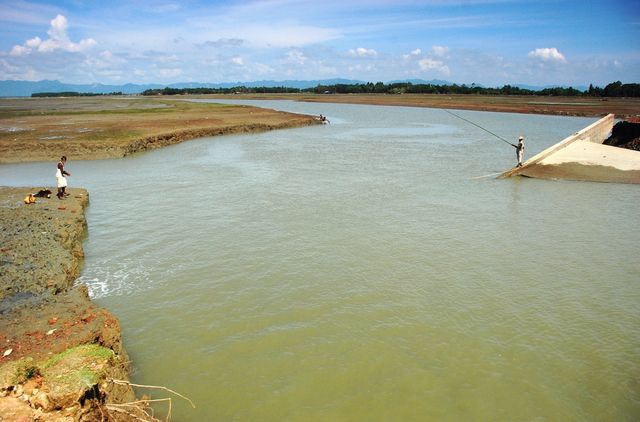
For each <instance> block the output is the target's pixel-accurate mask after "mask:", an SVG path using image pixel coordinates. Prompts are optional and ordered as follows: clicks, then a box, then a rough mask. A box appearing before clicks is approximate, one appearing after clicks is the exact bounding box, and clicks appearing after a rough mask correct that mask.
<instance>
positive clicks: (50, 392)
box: [0, 188, 154, 421]
mask: <svg viewBox="0 0 640 422" xmlns="http://www.w3.org/2000/svg"><path fill="white" fill-rule="evenodd" d="M37 191H38V189H30V188H0V415H1V416H0V420H13V421H33V420H38V421H93V420H134V419H135V418H139V420H140V419H142V420H154V419H152V418H151V417H149V416H148V415H147V414H146V413H144V411H143V409H142V407H140V406H138V407H134V406H127V407H123V408H120V407H118V404H122V403H128V402H132V401H134V400H135V396H134V393H133V390H132V388H131V387H130V386H129V385H126V384H125V385H122V384H116V383H114V382H113V380H127V379H128V367H129V359H128V357H127V354H126V351H125V350H124V348H123V346H122V340H121V332H120V325H119V323H118V321H117V319H116V318H115V317H114V316H113V315H112V314H111V313H109V312H108V311H107V310H105V309H102V308H99V307H97V306H96V305H95V304H94V303H93V302H91V300H90V299H89V295H88V292H87V288H86V286H82V285H81V286H77V287H73V283H74V280H75V279H76V278H77V277H78V275H79V273H80V267H81V264H82V259H83V252H82V240H83V238H84V237H85V235H86V226H87V225H86V220H85V217H84V211H85V208H86V207H87V205H88V204H89V196H88V193H87V191H86V190H84V189H69V193H70V196H69V197H68V198H66V199H65V200H58V199H57V198H56V197H55V195H54V196H53V197H52V198H51V199H47V198H37V200H36V202H35V203H34V204H30V205H26V204H25V203H24V202H23V198H24V197H25V196H26V195H27V194H28V193H30V192H32V193H35V192H37ZM123 409H126V411H123Z"/></svg>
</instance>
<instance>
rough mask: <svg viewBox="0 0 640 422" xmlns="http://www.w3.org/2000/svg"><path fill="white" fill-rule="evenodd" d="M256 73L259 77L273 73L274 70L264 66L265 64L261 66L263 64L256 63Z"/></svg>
mask: <svg viewBox="0 0 640 422" xmlns="http://www.w3.org/2000/svg"><path fill="white" fill-rule="evenodd" d="M256 71H257V72H258V74H260V75H265V74H267V73H273V72H274V70H273V69H272V68H271V67H270V66H269V65H266V64H263V63H258V64H257V65H256Z"/></svg>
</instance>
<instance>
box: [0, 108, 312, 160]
mask: <svg viewBox="0 0 640 422" xmlns="http://www.w3.org/2000/svg"><path fill="white" fill-rule="evenodd" d="M314 123H318V122H317V120H315V119H314V118H313V117H312V116H304V115H299V114H292V113H285V112H279V111H275V110H267V109H261V108H256V107H246V106H233V105H222V104H211V103H194V102H187V101H172V100H168V99H161V98H135V97H74V98H20V99H0V163H15V162H28V161H55V160H57V159H59V158H60V156H62V155H66V156H67V157H69V159H71V160H91V159H105V158H119V157H123V156H125V155H128V154H132V153H135V152H139V151H145V150H149V149H153V148H159V147H162V146H165V145H169V144H174V143H177V142H182V141H185V140H188V139H193V138H197V137H202V136H214V135H220V134H231V133H244V132H258V131H266V130H271V129H282V128H289V127H298V126H305V125H311V124H314Z"/></svg>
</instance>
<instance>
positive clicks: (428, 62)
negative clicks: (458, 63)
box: [418, 57, 450, 75]
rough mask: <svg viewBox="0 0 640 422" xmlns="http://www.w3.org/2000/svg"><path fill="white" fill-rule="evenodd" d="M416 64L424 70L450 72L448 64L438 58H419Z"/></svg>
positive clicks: (446, 73)
mask: <svg viewBox="0 0 640 422" xmlns="http://www.w3.org/2000/svg"><path fill="white" fill-rule="evenodd" d="M418 66H420V69H421V70H424V71H429V70H435V71H438V72H440V73H442V74H445V75H448V74H449V73H450V70H449V66H447V65H446V64H444V63H443V62H441V61H440V60H433V59H430V58H428V57H426V58H424V59H422V60H420V61H419V62H418Z"/></svg>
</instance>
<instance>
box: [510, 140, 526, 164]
mask: <svg viewBox="0 0 640 422" xmlns="http://www.w3.org/2000/svg"><path fill="white" fill-rule="evenodd" d="M511 146H512V147H514V148H515V149H516V157H517V158H518V165H517V166H516V167H522V158H524V138H523V137H522V136H521V137H519V138H518V145H514V144H511Z"/></svg>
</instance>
